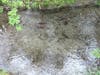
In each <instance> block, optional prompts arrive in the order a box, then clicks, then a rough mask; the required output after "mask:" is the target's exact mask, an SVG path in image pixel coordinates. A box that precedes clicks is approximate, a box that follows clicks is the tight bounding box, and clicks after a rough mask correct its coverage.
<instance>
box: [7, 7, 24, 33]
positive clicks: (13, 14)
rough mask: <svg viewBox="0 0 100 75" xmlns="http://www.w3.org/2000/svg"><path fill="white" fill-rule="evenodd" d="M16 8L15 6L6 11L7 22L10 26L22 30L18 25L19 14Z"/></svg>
mask: <svg viewBox="0 0 100 75" xmlns="http://www.w3.org/2000/svg"><path fill="white" fill-rule="evenodd" d="M17 12H18V10H17V9H16V8H13V9H12V10H11V11H9V12H8V19H9V24H10V25H11V26H15V27H16V29H17V31H20V30H22V27H21V25H20V16H19V15H18V14H17Z"/></svg>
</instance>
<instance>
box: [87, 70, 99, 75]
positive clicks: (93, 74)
mask: <svg viewBox="0 0 100 75" xmlns="http://www.w3.org/2000/svg"><path fill="white" fill-rule="evenodd" d="M87 75H100V70H96V71H95V72H89V73H88V74H87Z"/></svg>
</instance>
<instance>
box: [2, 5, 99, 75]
mask: <svg viewBox="0 0 100 75" xmlns="http://www.w3.org/2000/svg"><path fill="white" fill-rule="evenodd" d="M99 12H100V8H96V7H89V8H81V9H80V8H76V9H75V8H72V9H63V10H61V11H59V12H55V13H49V12H45V13H43V12H42V15H43V18H42V19H41V12H39V11H32V10H25V11H21V12H19V14H20V15H21V24H22V26H23V30H22V31H19V32H18V31H16V30H15V28H14V27H11V26H8V24H7V19H6V17H5V15H0V25H3V27H4V29H3V30H2V28H1V29H0V68H1V69H4V70H7V71H8V72H10V73H11V74H12V75H87V72H88V71H95V70H96V68H97V67H99V66H100V59H96V58H95V57H94V56H93V55H92V54H91V51H93V50H94V49H96V48H100V22H99V20H100V15H99Z"/></svg>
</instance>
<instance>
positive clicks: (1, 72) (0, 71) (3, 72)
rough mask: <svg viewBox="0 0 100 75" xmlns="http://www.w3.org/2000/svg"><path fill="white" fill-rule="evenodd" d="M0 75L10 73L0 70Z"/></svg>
mask: <svg viewBox="0 0 100 75" xmlns="http://www.w3.org/2000/svg"><path fill="white" fill-rule="evenodd" d="M0 75H9V73H8V72H6V71H5V70H2V69H0Z"/></svg>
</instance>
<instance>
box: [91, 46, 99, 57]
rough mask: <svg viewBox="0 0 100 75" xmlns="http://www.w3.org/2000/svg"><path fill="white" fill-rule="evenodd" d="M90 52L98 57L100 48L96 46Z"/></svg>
mask: <svg viewBox="0 0 100 75" xmlns="http://www.w3.org/2000/svg"><path fill="white" fill-rule="evenodd" d="M92 54H93V55H94V56H95V57H96V58H100V49H99V48H97V49H95V50H93V51H92Z"/></svg>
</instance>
